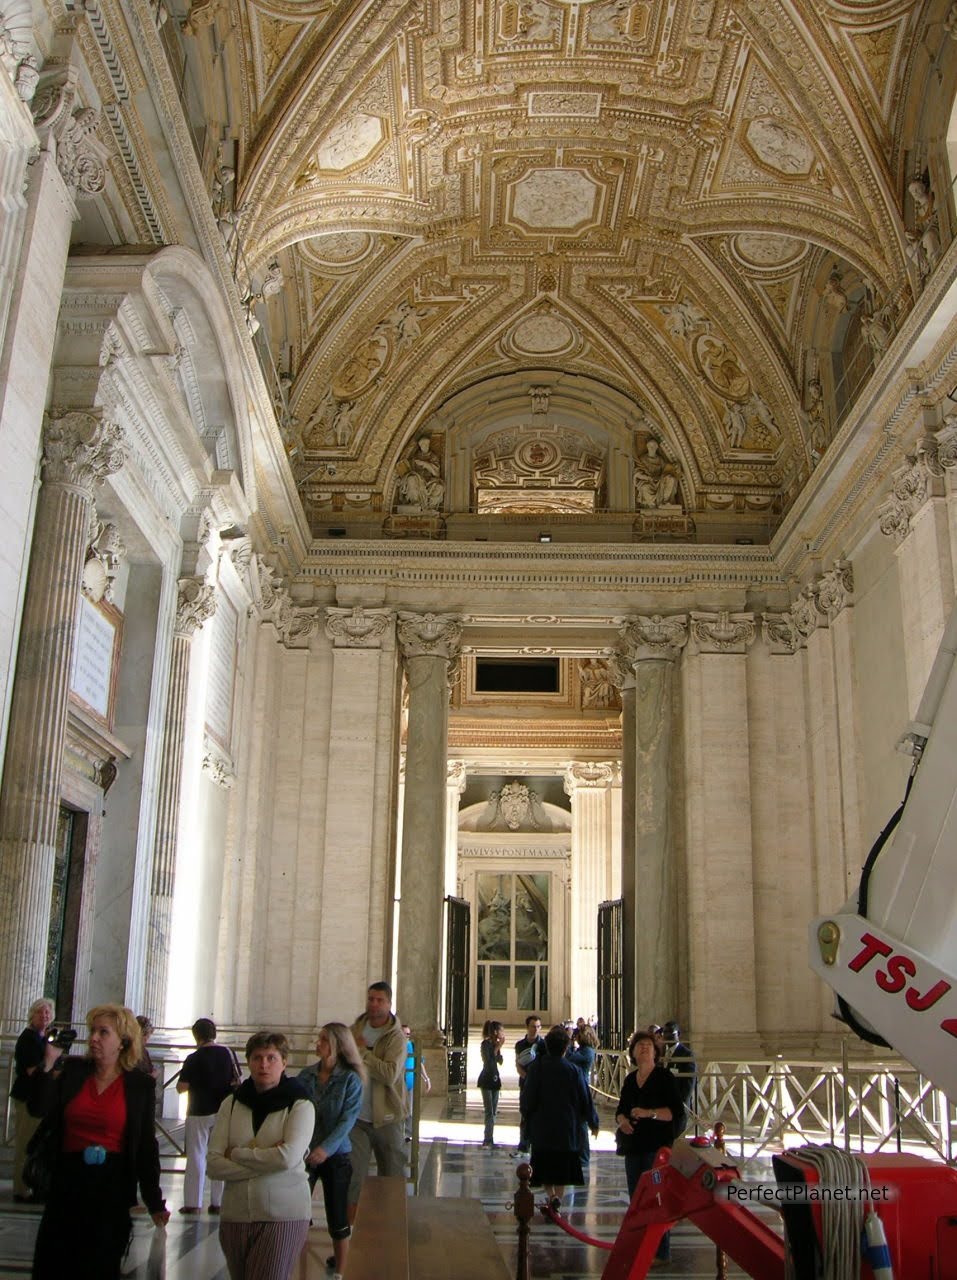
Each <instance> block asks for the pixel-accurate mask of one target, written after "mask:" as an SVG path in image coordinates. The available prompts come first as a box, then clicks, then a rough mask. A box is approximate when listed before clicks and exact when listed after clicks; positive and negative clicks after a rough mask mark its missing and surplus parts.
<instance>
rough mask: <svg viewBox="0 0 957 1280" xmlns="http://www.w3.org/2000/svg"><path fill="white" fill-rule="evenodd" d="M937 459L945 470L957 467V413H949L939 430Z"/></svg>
mask: <svg viewBox="0 0 957 1280" xmlns="http://www.w3.org/2000/svg"><path fill="white" fill-rule="evenodd" d="M936 440H937V461H938V462H939V463H940V466H941V469H942V470H943V471H952V470H953V469H954V467H957V414H953V413H951V414H948V415H947V417H946V418H945V419H944V425H943V426H942V427H941V429H940V430H939V431H938V432H937V436H936Z"/></svg>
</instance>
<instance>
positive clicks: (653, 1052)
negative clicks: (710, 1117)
mask: <svg viewBox="0 0 957 1280" xmlns="http://www.w3.org/2000/svg"><path fill="white" fill-rule="evenodd" d="M628 1056H629V1058H630V1059H631V1060H632V1062H633V1063H634V1064H635V1070H634V1071H632V1072H631V1073H630V1074H629V1075H627V1076H626V1077H625V1082H624V1084H623V1085H622V1088H621V1098H620V1099H619V1102H618V1107H617V1110H616V1112H615V1120H616V1121H617V1123H618V1142H617V1145H618V1153H619V1155H623V1156H624V1157H625V1177H626V1178H627V1180H628V1198H629V1200H630V1199H631V1198H632V1197H633V1196H634V1194H635V1187H636V1186H637V1185H638V1179H639V1178H640V1177H641V1175H642V1174H643V1173H645V1172H646V1171H647V1170H648V1169H650V1168H651V1166H652V1165H653V1164H654V1160H655V1156H656V1155H657V1153H658V1151H659V1150H660V1149H661V1148H662V1147H670V1146H671V1143H672V1141H673V1135H674V1134H675V1133H676V1132H680V1130H681V1126H682V1124H683V1122H684V1106H683V1105H682V1102H681V1097H680V1095H679V1093H678V1082H677V1080H676V1079H675V1078H674V1076H673V1075H672V1074H671V1072H670V1071H668V1070H667V1069H666V1068H665V1067H662V1066H659V1063H660V1061H661V1050H660V1049H659V1048H658V1045H657V1044H656V1042H655V1038H654V1036H653V1035H652V1034H651V1033H650V1032H648V1031H636V1032H635V1034H634V1035H633V1036H632V1037H631V1040H630V1042H629V1044H628ZM670 1237H671V1233H670V1232H666V1233H665V1235H664V1236H663V1237H662V1240H661V1244H660V1245H659V1246H658V1257H659V1258H661V1259H667V1258H669V1257H670V1255H671V1238H670Z"/></svg>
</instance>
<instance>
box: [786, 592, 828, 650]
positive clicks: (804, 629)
mask: <svg viewBox="0 0 957 1280" xmlns="http://www.w3.org/2000/svg"><path fill="white" fill-rule="evenodd" d="M791 618H792V619H793V621H794V625H795V626H796V627H797V629H798V632H799V634H800V635H801V637H802V639H804V640H806V639H807V638H808V636H809V635H810V634H811V632H812V631H816V630H817V629H818V627H819V626H820V625H821V623H822V622H823V614H822V612H821V610H820V608H819V607H818V603H817V595H816V593H815V591H814V587H813V586H812V585H811V584H810V583H808V584H807V586H806V587H804V589H803V590H802V591H801V594H800V595H799V596H798V598H797V599H796V600H795V602H794V604H792V605H791Z"/></svg>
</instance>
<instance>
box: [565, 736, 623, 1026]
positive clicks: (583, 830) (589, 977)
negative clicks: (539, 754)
mask: <svg viewBox="0 0 957 1280" xmlns="http://www.w3.org/2000/svg"><path fill="white" fill-rule="evenodd" d="M616 774H617V767H616V765H615V764H613V763H608V762H606V761H599V762H597V763H592V762H586V761H575V762H574V763H573V764H570V765H569V766H568V768H567V769H566V770H565V778H564V783H565V793H566V795H568V796H570V797H571V802H572V858H571V938H570V944H571V945H570V948H569V955H570V963H569V972H570V974H571V1016H572V1017H573V1018H577V1017H579V1016H581V1017H585V1018H587V1017H588V1016H589V1015H590V1014H592V1013H594V1012H595V1011H596V1010H597V1008H598V904H599V903H600V902H604V901H605V900H606V899H607V898H608V897H609V895H610V884H611V853H612V850H611V832H612V809H611V787H612V784H613V782H614V781H615V779H616Z"/></svg>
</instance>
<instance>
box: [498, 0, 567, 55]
mask: <svg viewBox="0 0 957 1280" xmlns="http://www.w3.org/2000/svg"><path fill="white" fill-rule="evenodd" d="M489 8H490V9H491V8H492V6H491V5H490V6H489ZM495 9H496V10H497V14H496V18H495V33H496V37H497V39H496V43H497V44H499V45H500V46H502V47H504V48H509V47H513V46H515V45H537V46H539V47H540V48H541V47H545V48H554V47H555V46H557V45H558V43H559V41H560V39H561V34H562V11H561V9H560V8H559V6H557V5H554V4H548V3H547V0H498V3H497V4H496V5H495Z"/></svg>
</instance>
